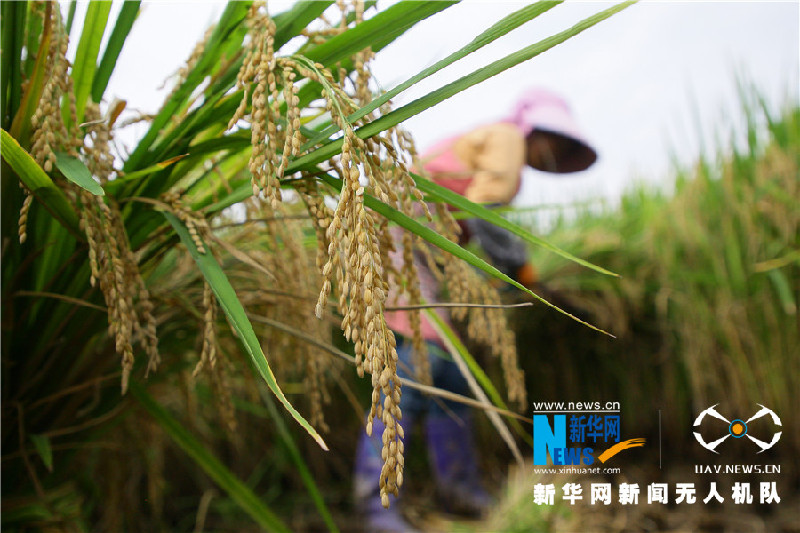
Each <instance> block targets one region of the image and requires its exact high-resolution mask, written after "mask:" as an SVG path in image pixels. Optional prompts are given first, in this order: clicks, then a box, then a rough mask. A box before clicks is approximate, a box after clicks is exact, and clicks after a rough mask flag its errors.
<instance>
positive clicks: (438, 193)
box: [412, 174, 618, 277]
mask: <svg viewBox="0 0 800 533" xmlns="http://www.w3.org/2000/svg"><path fill="white" fill-rule="evenodd" d="M412 177H413V178H414V181H416V183H417V187H418V188H419V190H420V191H422V192H424V193H426V194H429V195H430V196H431V197H433V198H435V199H437V200H442V201H444V202H447V203H448V204H450V205H452V206H455V207H458V208H459V209H461V210H462V211H466V212H467V213H471V214H473V215H475V216H476V217H479V218H482V219H484V220H486V221H487V222H491V223H492V224H494V225H495V226H499V227H501V228H503V229H506V230H508V231H510V232H511V233H513V234H514V235H517V236H518V237H521V238H522V239H524V240H526V241H528V242H529V243H531V244H535V245H536V246H541V247H542V248H544V249H545V250H548V251H551V252H553V253H554V254H558V255H560V256H561V257H563V258H565V259H569V260H570V261H572V262H575V263H578V264H579V265H583V266H585V267H586V268H591V269H592V270H595V271H597V272H600V273H601V274H606V275H609V276H617V277H618V275H617V274H614V273H613V272H611V271H609V270H606V269H605V268H603V267H599V266H597V265H593V264H592V263H590V262H588V261H586V260H584V259H581V258H579V257H575V256H574V255H572V254H571V253H569V252H567V251H565V250H562V249H561V248H559V247H557V246H554V245H552V244H550V243H549V242H547V241H545V240H544V239H541V238H539V237H537V236H535V235H531V234H530V233H529V232H527V231H525V230H524V229H522V228H520V227H519V226H518V225H516V224H514V223H512V222H509V221H508V220H506V219H505V218H503V217H501V216H500V215H498V214H497V213H495V212H494V211H492V210H491V209H487V208H485V207H483V206H482V205H480V204H476V203H474V202H471V201H469V200H467V199H466V198H464V197H463V196H461V195H460V194H457V193H455V192H453V191H451V190H450V189H448V188H447V187H442V186H441V185H439V184H438V183H434V182H432V181H430V180H427V179H425V178H423V177H422V176H419V175H417V174H412Z"/></svg>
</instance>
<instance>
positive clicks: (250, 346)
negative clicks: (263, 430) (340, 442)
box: [164, 212, 328, 450]
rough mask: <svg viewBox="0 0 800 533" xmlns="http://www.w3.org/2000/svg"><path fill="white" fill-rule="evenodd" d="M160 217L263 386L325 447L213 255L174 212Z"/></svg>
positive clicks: (326, 447)
mask: <svg viewBox="0 0 800 533" xmlns="http://www.w3.org/2000/svg"><path fill="white" fill-rule="evenodd" d="M164 216H165V217H166V218H167V220H168V221H169V223H170V224H172V227H173V228H174V229H175V232H176V233H177V234H178V236H179V237H180V238H181V242H183V244H184V245H185V246H186V248H187V249H188V250H189V253H190V254H191V255H192V258H193V259H194V260H195V262H196V263H197V266H198V267H199V268H200V271H201V272H202V273H203V277H205V279H206V281H207V282H208V284H209V286H211V289H212V290H213V291H214V295H215V296H216V297H217V301H219V303H220V305H221V306H222V309H223V311H225V315H226V316H227V317H228V321H229V322H230V324H231V326H232V327H233V328H234V330H235V331H236V334H237V337H238V338H239V340H240V341H241V343H242V346H244V349H245V351H246V352H247V354H248V355H249V356H250V359H251V360H252V361H253V364H254V365H255V367H256V368H257V369H258V371H259V373H260V374H261V376H262V377H263V378H264V381H266V382H267V386H268V387H269V388H270V390H272V392H273V393H274V394H275V396H277V397H278V400H280V402H281V403H282V404H283V406H284V407H285V408H286V410H287V411H289V413H290V414H291V415H292V416H293V417H294V419H295V420H297V422H298V423H299V424H300V425H301V426H303V429H305V430H306V431H307V432H308V434H309V435H311V437H312V438H313V439H314V440H315V441H317V444H319V445H320V447H322V449H324V450H327V449H328V446H327V445H326V444H325V441H324V440H322V437H320V435H319V433H317V431H316V430H315V429H314V428H313V427H312V426H311V424H309V423H308V422H307V421H306V419H305V418H303V416H302V415H301V414H300V413H298V412H297V410H296V409H295V408H294V407H293V406H292V404H291V403H289V400H287V399H286V396H285V395H284V394H283V391H282V390H281V388H280V387H279V386H278V382H277V381H276V380H275V375H274V374H273V373H272V369H271V368H270V367H269V363H268V362H267V358H266V356H265V355H264V352H263V351H262V350H261V343H260V342H259V341H258V337H256V333H255V331H253V325H252V324H251V323H250V320H249V319H248V318H247V314H246V313H245V310H244V307H242V303H241V302H240V301H239V298H238V297H237V296H236V291H234V290H233V287H232V286H231V284H230V282H229V281H228V277H227V276H226V275H225V272H223V270H222V268H221V267H220V266H219V263H217V260H216V259H214V256H213V255H211V254H209V253H204V254H202V253H200V252H199V251H198V250H197V247H196V246H195V244H194V241H193V240H192V237H191V236H190V235H189V231H188V230H187V229H186V227H185V226H184V225H183V224H182V223H181V221H180V220H178V219H177V218H176V217H175V216H174V215H172V214H171V213H166V212H165V213H164Z"/></svg>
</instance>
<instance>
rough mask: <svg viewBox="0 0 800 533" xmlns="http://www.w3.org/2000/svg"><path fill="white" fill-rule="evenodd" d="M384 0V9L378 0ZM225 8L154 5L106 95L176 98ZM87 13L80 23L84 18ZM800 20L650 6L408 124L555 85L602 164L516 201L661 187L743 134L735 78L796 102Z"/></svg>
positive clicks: (441, 128)
mask: <svg viewBox="0 0 800 533" xmlns="http://www.w3.org/2000/svg"><path fill="white" fill-rule="evenodd" d="M288 4H290V2H285V1H284V2H276V1H272V2H270V10H271V11H273V12H279V11H282V10H283V9H285V7H286V6H287V5H288ZM378 5H379V6H384V7H385V6H386V5H388V3H387V2H385V1H384V0H381V1H379V3H378ZM522 5H523V3H521V2H498V1H493V2H490V1H487V0H483V1H478V0H464V1H463V2H462V3H461V4H459V5H456V6H454V7H451V8H449V9H446V10H445V11H444V12H442V13H439V14H437V15H434V16H432V17H430V18H429V19H427V20H425V21H423V22H422V23H420V24H418V25H417V26H416V27H414V28H412V29H411V30H410V31H409V32H407V33H406V34H405V35H404V36H402V37H401V38H399V39H398V40H397V41H396V42H394V43H393V44H392V45H390V46H389V47H387V48H386V49H385V50H383V51H382V52H380V53H379V54H378V56H377V58H376V60H375V62H374V64H373V71H374V73H375V74H376V76H377V78H378V80H379V82H380V84H381V85H382V86H383V87H384V88H387V89H388V88H391V87H393V86H394V85H396V84H397V83H399V82H401V81H404V80H405V79H407V78H408V77H410V76H412V75H413V74H414V73H416V72H418V71H419V70H421V69H423V68H425V67H427V66H429V65H431V64H432V63H434V62H435V61H437V60H438V59H441V58H443V57H445V56H446V55H448V54H449V53H451V52H453V51H455V50H457V49H459V48H460V47H462V46H463V45H465V44H466V43H468V42H469V41H471V40H472V38H473V37H474V36H475V35H477V34H478V33H480V32H481V31H482V30H484V29H485V28H487V27H489V26H490V25H491V24H493V23H494V22H496V21H497V20H499V19H500V18H502V17H503V16H505V15H507V14H508V13H510V12H512V11H514V10H516V9H519V8H520V7H522ZM609 5H611V4H610V3H606V2H588V1H584V2H569V3H566V4H564V5H559V6H556V7H555V8H553V9H552V10H550V11H549V12H547V13H545V14H544V15H542V16H540V17H539V18H537V19H534V20H533V21H531V22H529V23H527V24H525V25H523V26H522V27H520V28H518V29H517V30H515V31H513V32H510V33H509V34H508V35H506V36H504V37H502V38H501V39H499V40H497V41H495V42H494V43H492V44H491V45H489V46H487V47H485V48H484V49H482V50H481V51H479V52H477V53H474V54H472V55H470V56H468V57H467V58H465V59H462V60H461V61H459V62H458V63H456V64H455V65H452V66H451V67H449V68H448V69H446V70H445V71H442V72H440V73H439V74H437V75H435V76H432V77H431V78H428V79H427V80H425V81H424V82H423V83H421V84H419V85H418V86H417V87H415V88H413V89H411V90H409V91H407V92H405V93H403V94H401V95H400V96H399V97H398V98H397V99H396V100H395V103H396V104H397V105H402V104H405V103H408V102H410V101H412V100H413V99H415V98H417V97H419V96H422V95H424V94H426V93H427V92H429V91H431V90H433V89H436V88H438V87H440V86H441V85H443V84H445V83H448V82H449V81H452V80H454V79H457V78H458V77H460V76H463V75H465V74H467V73H469V72H471V71H473V70H475V69H476V68H478V67H480V66H482V65H484V64H486V63H488V62H491V61H494V60H496V59H500V58H502V57H504V56H505V55H507V54H509V53H511V52H513V51H516V50H519V49H520V48H523V47H524V46H527V45H528V44H531V43H533V42H536V41H539V40H540V39H542V38H545V37H547V36H550V35H552V34H554V33H557V32H559V31H561V30H563V29H565V28H567V27H569V26H572V25H573V24H575V23H576V22H578V21H579V20H581V19H583V18H586V17H587V16H589V15H591V14H593V13H596V12H598V11H600V10H602V9H604V8H605V7H608V6H609ZM118 7H119V6H116V8H115V9H114V10H113V11H112V16H114V13H116V10H117V9H118ZM221 9H222V4H219V3H215V2H175V1H172V2H163V1H162V2H150V3H147V4H146V5H145V6H144V10H143V13H142V14H141V16H140V18H139V20H138V21H137V23H136V25H135V26H134V29H133V31H132V32H131V36H130V39H129V41H128V42H127V44H126V48H125V49H124V50H123V52H122V55H121V57H120V59H119V62H118V69H117V72H116V74H115V75H114V76H113V77H112V79H111V84H110V86H109V91H108V92H107V95H110V96H117V97H119V98H122V99H125V100H127V101H128V105H129V107H133V108H137V109H140V110H143V111H147V112H154V111H155V110H156V109H157V107H158V105H159V104H160V102H161V101H162V99H163V97H164V95H165V94H166V92H167V90H166V89H165V90H161V91H157V90H156V88H157V87H158V86H159V85H161V84H162V82H163V81H164V79H165V78H166V77H167V76H169V75H170V74H172V73H174V72H175V71H176V70H177V68H178V67H179V66H180V65H181V64H182V62H183V61H184V60H185V59H186V58H187V57H188V55H189V53H190V51H191V49H192V48H193V46H194V43H195V42H196V40H197V39H198V38H199V37H201V36H202V34H203V32H204V30H205V28H206V27H207V25H208V24H209V23H210V22H212V21H213V20H214V19H215V18H216V16H217V15H218V14H219V13H220V12H221ZM82 11H83V10H82V9H79V12H78V15H77V16H78V18H77V19H76V20H81V19H82ZM798 28H800V3H798V2H797V1H794V2H788V1H784V2H764V1H761V2H699V1H693V2H676V1H672V2H649V1H643V2H641V3H639V4H637V5H634V6H632V7H630V8H628V9H626V10H624V11H623V12H622V13H619V14H617V15H614V16H612V17H611V18H610V19H609V20H606V21H604V22H601V23H599V24H598V25H597V26H595V27H593V28H591V29H589V30H587V31H585V32H584V33H582V34H580V35H578V36H577V37H575V38H573V39H570V40H568V41H567V42H566V43H564V44H562V45H559V46H557V47H556V48H554V49H552V50H550V51H548V52H545V53H544V54H542V55H541V56H538V57H535V58H533V59H532V60H530V61H528V62H525V63H523V64H521V65H518V66H517V67H515V68H513V69H511V70H508V71H506V72H504V73H502V74H500V75H498V76H496V77H494V78H491V79H490V80H488V81H486V82H484V83H483V84H480V85H478V86H475V87H473V88H471V89H468V90H467V91H465V92H463V93H460V94H459V95H456V96H454V97H453V98H451V99H449V100H447V101H445V102H443V103H441V104H439V105H438V106H436V107H434V108H432V109H429V110H428V111H426V112H424V113H422V114H420V115H418V116H416V117H413V118H412V119H410V120H408V121H407V122H406V127H407V129H409V130H410V131H411V132H412V133H413V134H414V136H415V138H416V139H417V143H418V145H419V147H420V148H425V147H426V146H429V145H430V144H432V143H433V142H435V141H436V140H437V139H439V138H442V137H445V136H447V135H451V134H454V133H457V132H459V131H463V130H465V129H467V128H469V127H472V126H476V125H479V124H482V123H486V122H490V121H492V120H498V119H500V118H502V117H504V116H505V115H506V114H507V113H508V112H509V111H510V108H511V107H512V105H513V103H514V101H515V99H516V97H517V96H518V95H519V94H521V93H522V92H523V90H524V89H525V88H528V87H531V86H544V87H548V88H550V89H553V90H555V91H557V92H559V93H561V94H562V95H563V96H564V97H565V98H566V99H567V100H568V102H569V103H570V104H571V106H572V108H573V111H574V113H575V115H576V118H577V120H578V122H579V124H581V125H582V126H583V128H584V130H585V133H586V136H587V137H588V138H589V139H590V141H592V142H593V143H594V145H595V147H596V148H597V151H598V152H599V155H600V158H599V160H598V162H597V164H595V165H594V167H593V168H592V169H590V170H588V171H586V172H582V173H579V174H575V175H571V176H569V177H550V176H548V175H547V174H546V173H542V172H536V171H533V170H531V171H529V173H528V174H526V176H525V180H524V185H523V189H522V192H521V194H520V196H519V197H518V201H517V203H518V204H520V205H534V204H542V203H569V202H573V201H581V200H586V199H590V198H597V197H604V198H607V199H611V200H612V201H613V200H615V199H617V198H618V197H619V195H620V194H621V192H622V191H623V190H625V189H627V188H629V187H630V186H631V184H632V183H633V182H634V181H636V180H647V181H651V182H655V183H664V182H665V177H666V176H668V174H669V169H670V157H671V153H674V154H675V155H677V157H678V159H679V160H680V161H683V162H686V163H688V162H690V161H692V160H693V159H695V158H696V157H697V155H698V154H699V153H701V152H702V151H705V152H706V153H708V152H710V151H711V149H712V148H713V147H714V146H717V145H718V142H717V141H715V138H722V139H727V137H728V134H729V132H730V131H731V130H732V128H733V127H734V126H735V125H737V124H738V125H739V129H740V130H741V124H742V113H741V110H740V105H739V98H738V97H737V92H736V91H737V89H736V80H737V75H743V78H744V79H745V80H747V81H750V82H754V83H755V85H756V86H757V87H758V89H759V90H760V91H761V92H762V93H763V94H764V96H765V97H766V98H767V100H768V102H769V103H770V105H772V106H773V108H775V109H777V108H779V107H780V106H781V105H782V104H785V103H787V102H790V101H791V102H794V103H797V101H798V92H799V87H800V73H799V67H798V64H799V63H800V59H799V56H800V52H799V49H800V36H799V35H798V33H799V30H798ZM74 35H75V34H73V41H76V40H77V39H76V37H74ZM73 45H74V43H73Z"/></svg>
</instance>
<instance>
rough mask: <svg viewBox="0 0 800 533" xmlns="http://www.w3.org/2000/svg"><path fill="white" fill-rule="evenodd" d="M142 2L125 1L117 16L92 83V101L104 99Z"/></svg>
mask: <svg viewBox="0 0 800 533" xmlns="http://www.w3.org/2000/svg"><path fill="white" fill-rule="evenodd" d="M140 4H141V1H140V0H125V2H123V4H122V9H121V10H120V12H119V16H117V22H116V23H115V24H114V29H113V30H112V31H111V36H110V37H109V38H108V44H107V45H106V51H105V52H104V53H103V58H102V59H101V60H100V64H99V65H98V66H97V72H96V73H95V75H94V80H93V81H92V101H94V102H99V101H100V99H101V98H103V93H104V92H105V91H106V87H107V86H108V80H109V79H111V73H112V72H113V71H114V67H115V66H116V64H117V59H119V54H120V52H122V46H123V45H124V44H125V40H126V39H127V38H128V34H129V33H130V32H131V28H133V23H134V21H135V20H136V17H137V16H138V15H139V6H140Z"/></svg>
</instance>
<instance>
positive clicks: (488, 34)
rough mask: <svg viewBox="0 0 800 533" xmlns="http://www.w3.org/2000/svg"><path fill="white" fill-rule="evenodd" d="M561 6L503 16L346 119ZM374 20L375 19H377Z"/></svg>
mask: <svg viewBox="0 0 800 533" xmlns="http://www.w3.org/2000/svg"><path fill="white" fill-rule="evenodd" d="M559 3H561V2H560V1H555V2H550V1H546V2H536V3H535V4H531V5H528V6H525V7H523V8H522V9H520V10H517V11H515V12H513V13H511V14H510V15H508V16H506V17H504V18H503V19H502V20H500V21H498V22H497V23H495V24H493V25H492V26H491V27H490V28H488V29H487V30H486V31H484V32H483V33H481V34H480V35H478V36H477V37H475V39H473V40H472V42H470V43H469V44H467V45H466V46H464V47H463V48H461V49H460V50H458V51H456V52H453V53H452V54H450V55H449V56H447V57H445V58H444V59H442V60H440V61H437V62H436V63H435V64H433V65H431V66H430V67H428V68H426V69H424V70H423V71H421V72H420V73H419V74H416V75H414V76H412V77H410V78H409V79H407V80H406V81H404V82H403V83H401V84H399V85H397V86H396V87H395V88H393V89H392V90H390V91H388V92H385V93H383V94H382V95H380V96H379V97H378V98H375V99H374V100H373V101H372V102H370V103H369V104H368V105H366V106H364V107H362V108H361V109H359V110H358V111H356V112H355V113H353V114H352V115H350V116H349V117H347V120H348V122H350V123H353V122H355V121H356V120H358V119H360V118H361V117H363V116H365V115H367V114H368V113H371V112H373V111H375V110H376V109H378V108H379V107H380V106H382V105H383V104H385V103H386V102H388V101H389V100H391V99H392V98H394V97H395V96H397V95H398V94H400V93H401V92H403V91H405V90H406V89H408V88H409V87H411V86H412V85H414V84H416V83H419V82H420V81H422V80H424V79H425V78H427V77H428V76H431V75H432V74H435V73H436V72H439V71H440V70H442V69H443V68H445V67H447V66H449V65H451V64H453V63H455V62H456V61H458V60H459V59H462V58H464V57H466V56H467V55H469V54H471V53H472V52H475V51H477V50H479V49H481V48H483V47H484V46H486V45H487V44H489V43H491V42H494V41H495V40H497V39H498V38H500V37H502V36H503V35H506V34H507V33H508V32H510V31H512V30H514V29H516V28H518V27H520V26H522V25H523V24H525V23H526V22H529V21H531V20H533V19H534V18H536V17H538V16H539V15H541V14H542V13H545V12H546V11H549V10H550V9H552V8H553V7H555V6H556V5H558V4H559ZM376 18H377V17H376ZM337 131H339V128H338V127H337V126H332V127H330V128H327V129H326V130H325V131H323V132H322V133H320V134H319V135H317V136H316V137H314V138H313V139H311V140H309V141H308V142H307V143H306V144H305V145H303V146H302V147H301V149H300V150H301V151H305V150H308V149H309V148H311V147H312V146H314V145H316V144H319V143H320V142H322V141H324V140H325V139H327V138H329V137H330V136H331V135H333V134H334V133H336V132H337Z"/></svg>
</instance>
